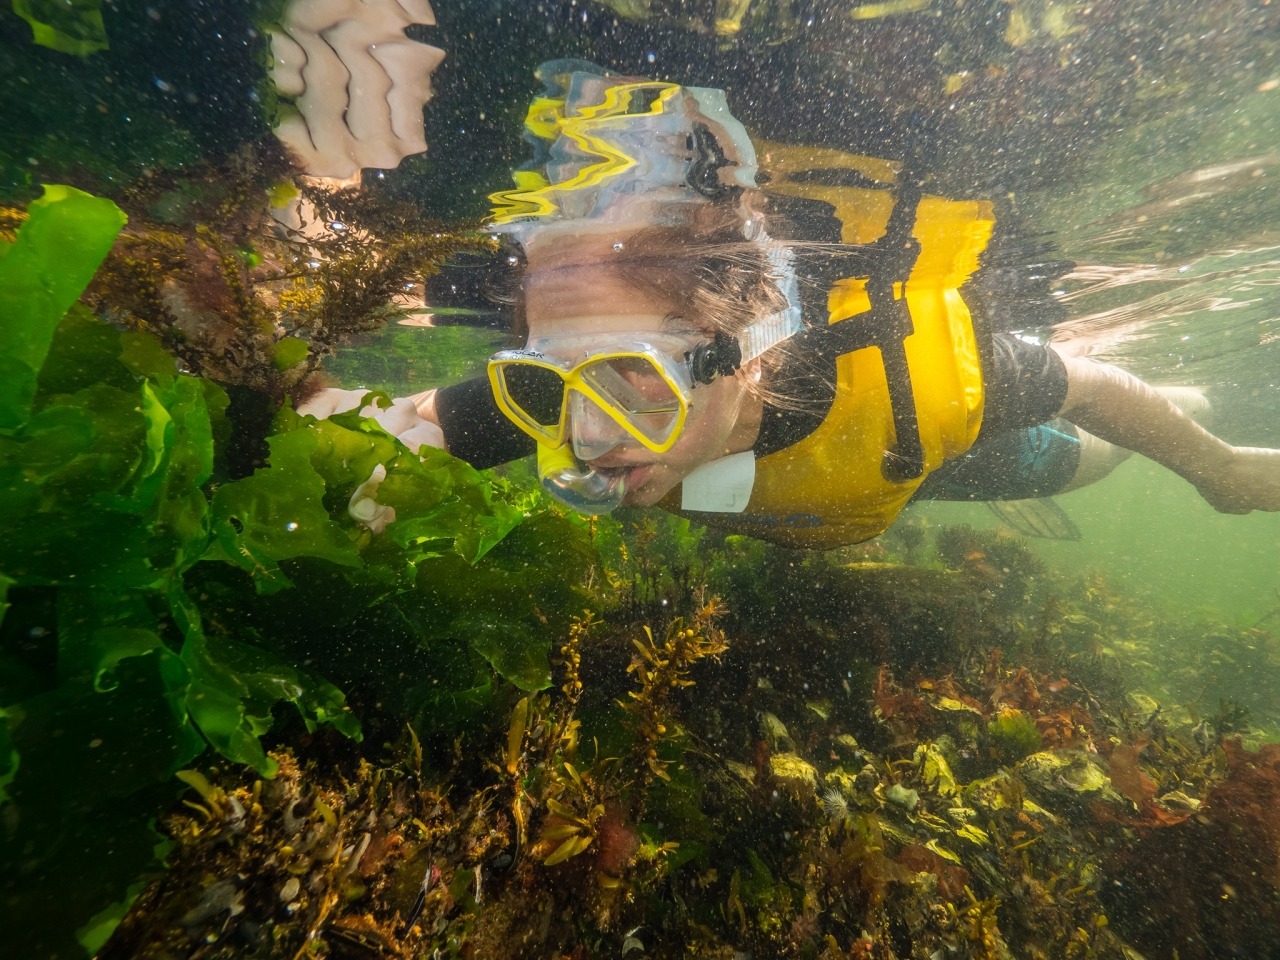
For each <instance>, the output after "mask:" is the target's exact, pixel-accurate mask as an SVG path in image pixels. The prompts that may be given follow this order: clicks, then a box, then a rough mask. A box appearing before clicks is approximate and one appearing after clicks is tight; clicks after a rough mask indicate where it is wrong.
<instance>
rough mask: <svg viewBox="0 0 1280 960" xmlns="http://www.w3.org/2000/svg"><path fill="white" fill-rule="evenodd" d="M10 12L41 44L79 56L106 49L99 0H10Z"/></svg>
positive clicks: (105, 37) (104, 28)
mask: <svg viewBox="0 0 1280 960" xmlns="http://www.w3.org/2000/svg"><path fill="white" fill-rule="evenodd" d="M13 12H14V13H16V14H17V15H18V16H20V17H21V18H22V19H23V20H25V21H27V23H28V24H30V26H31V32H32V39H33V40H34V41H35V42H36V43H38V44H39V45H40V46H42V47H48V48H49V49H50V50H57V51H58V52H59V53H71V54H75V55H77V56H82V57H83V56H88V55H89V54H91V53H94V52H96V51H98V50H105V49H107V28H106V27H105V26H104V25H103V22H102V7H101V4H100V0H13Z"/></svg>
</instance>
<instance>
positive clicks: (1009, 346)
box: [982, 333, 1067, 436]
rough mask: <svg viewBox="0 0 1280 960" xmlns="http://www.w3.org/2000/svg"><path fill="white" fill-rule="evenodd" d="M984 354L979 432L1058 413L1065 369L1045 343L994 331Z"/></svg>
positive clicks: (1033, 423) (1046, 418)
mask: <svg viewBox="0 0 1280 960" xmlns="http://www.w3.org/2000/svg"><path fill="white" fill-rule="evenodd" d="M991 340H992V343H991V351H990V353H989V354H987V355H986V356H984V357H983V371H982V372H983V376H984V378H985V380H986V405H985V408H984V410H983V414H982V435H983V436H989V435H990V434H991V433H993V432H995V431H997V430H1011V429H1017V428H1023V427H1034V426H1037V425H1038V424H1041V423H1046V422H1048V421H1049V420H1052V419H1053V418H1054V417H1056V416H1057V415H1058V411H1059V410H1061V409H1062V404H1063V402H1064V401H1065V400H1066V399H1067V368H1066V366H1065V365H1064V364H1063V362H1062V358H1061V357H1059V356H1058V355H1057V354H1056V353H1054V352H1053V351H1052V350H1050V349H1049V348H1048V347H1046V346H1041V345H1039V344H1035V343H1027V342H1026V341H1025V340H1020V339H1018V338H1017V337H1015V336H1013V335H1012V334H1008V333H997V334H995V335H994V336H993V337H992V338H991Z"/></svg>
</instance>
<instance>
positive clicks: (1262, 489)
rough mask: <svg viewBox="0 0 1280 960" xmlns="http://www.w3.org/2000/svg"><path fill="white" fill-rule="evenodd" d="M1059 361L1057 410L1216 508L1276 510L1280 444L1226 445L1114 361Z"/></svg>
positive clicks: (1226, 510) (1279, 490)
mask: <svg viewBox="0 0 1280 960" xmlns="http://www.w3.org/2000/svg"><path fill="white" fill-rule="evenodd" d="M1062 361H1063V363H1064V365H1065V366H1066V369H1067V396H1066V401H1065V402H1064V403H1063V405H1062V410H1061V411H1060V415H1061V416H1063V417H1065V418H1066V419H1067V420H1070V421H1071V422H1072V423H1074V424H1076V425H1077V426H1079V427H1081V428H1083V429H1085V430H1087V431H1089V432H1090V433H1092V434H1094V435H1095V436H1098V437H1101V438H1102V439H1103V440H1106V441H1108V442H1110V443H1114V444H1117V445H1118V446H1121V447H1124V448H1126V449H1128V450H1132V451H1134V452H1135V453H1140V454H1142V455H1143V456H1145V457H1148V458H1150V459H1151V460H1154V461H1155V462H1156V463H1159V464H1161V465H1162V466H1165V467H1168V468H1169V469H1170V470H1172V471H1173V472H1174V473H1176V474H1178V475H1179V476H1180V477H1182V478H1183V479H1185V480H1187V481H1189V482H1190V483H1191V484H1192V485H1193V486H1195V488H1196V489H1197V490H1198V491H1200V495H1201V496H1202V497H1204V498H1205V499H1206V500H1207V501H1209V503H1210V504H1212V505H1213V507H1214V508H1215V509H1216V510H1218V511H1220V512H1222V513H1248V512H1250V511H1251V510H1280V450H1269V449H1265V448H1261V447H1233V446H1231V444H1229V443H1227V442H1225V441H1223V440H1220V439H1219V438H1217V437H1215V436H1214V435H1213V434H1211V433H1209V431H1207V430H1205V429H1204V428H1203V427H1201V426H1200V425H1199V424H1198V423H1196V422H1195V421H1194V420H1192V419H1191V418H1190V417H1188V416H1187V415H1186V414H1184V413H1183V412H1182V411H1181V410H1179V409H1178V408H1177V407H1175V406H1174V405H1173V404H1172V403H1170V402H1169V401H1168V400H1166V399H1165V398H1164V397H1162V396H1161V395H1160V394H1159V393H1157V392H1156V391H1155V390H1154V389H1153V388H1152V387H1151V386H1149V385H1148V384H1146V383H1143V382H1142V381H1141V380H1139V379H1138V378H1137V377H1135V376H1133V375H1132V374H1129V373H1126V372H1125V371H1123V370H1121V369H1119V368H1118V367H1113V366H1110V365H1109V364H1104V363H1096V362H1094V361H1092V360H1087V359H1085V358H1083V357H1068V356H1063V357H1062Z"/></svg>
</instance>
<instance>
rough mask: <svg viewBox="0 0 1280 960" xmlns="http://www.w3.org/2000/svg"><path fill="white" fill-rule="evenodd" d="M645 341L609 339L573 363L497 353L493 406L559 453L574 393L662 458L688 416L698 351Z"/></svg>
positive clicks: (675, 342) (665, 340)
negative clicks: (694, 359)
mask: <svg viewBox="0 0 1280 960" xmlns="http://www.w3.org/2000/svg"><path fill="white" fill-rule="evenodd" d="M643 336H644V338H643V339H637V340H634V341H628V342H623V343H619V342H618V341H617V339H616V338H610V339H611V341H612V342H611V344H610V345H609V347H607V348H597V349H586V350H579V351H575V352H576V354H577V355H576V356H574V357H573V358H572V359H570V358H566V357H563V356H557V355H555V354H551V353H545V352H543V351H541V350H537V349H527V348H526V349H524V350H503V351H501V352H500V353H496V354H494V355H493V356H492V357H491V358H490V359H489V364H488V373H489V384H490V387H491V388H492V390H493V397H494V401H495V402H496V403H497V405H498V409H499V410H501V411H502V413H503V415H504V416H505V417H507V419H508V420H510V421H511V422H512V423H514V424H515V425H516V426H517V427H519V428H520V429H521V430H522V431H523V432H524V433H526V434H528V435H529V436H530V437H532V438H533V439H534V440H536V441H537V442H538V443H539V444H541V445H543V446H546V447H552V448H556V447H561V446H563V445H564V444H565V443H566V442H567V441H568V440H569V430H570V423H569V421H570V415H569V410H570V406H571V398H572V396H573V394H575V393H576V394H578V395H580V396H582V397H583V398H585V399H586V400H589V401H590V402H591V403H592V404H593V405H594V407H595V408H596V409H598V410H599V411H600V412H602V413H603V414H604V415H605V416H607V417H608V418H609V419H610V420H611V421H612V422H613V423H615V424H616V425H617V426H618V427H619V428H621V429H622V430H623V431H624V432H625V433H626V434H627V436H629V437H631V438H632V439H633V440H635V441H636V442H637V443H639V444H640V445H641V446H643V447H644V448H645V449H647V450H649V451H651V452H652V453H666V452H667V451H668V450H670V449H671V448H672V447H673V446H674V445H675V443H676V441H677V440H679V439H680V435H681V433H682V432H683V430H684V425H685V421H686V420H687V419H688V414H689V394H690V392H691V391H692V389H693V387H694V385H695V382H694V378H693V374H692V372H691V361H692V357H693V355H694V352H695V351H694V349H693V348H691V347H690V345H689V343H688V341H687V340H683V339H681V338H677V337H669V336H660V335H651V334H645V335H643ZM568 339H572V340H578V339H579V338H568ZM581 339H589V340H592V341H598V340H599V338H598V337H590V338H581ZM548 344H549V345H550V342H548ZM538 345H541V343H540V344H538ZM564 345H565V346H568V344H564ZM554 346H556V347H559V346H561V344H558V343H557V344H554Z"/></svg>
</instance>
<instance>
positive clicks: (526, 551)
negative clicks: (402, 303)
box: [0, 187, 592, 956]
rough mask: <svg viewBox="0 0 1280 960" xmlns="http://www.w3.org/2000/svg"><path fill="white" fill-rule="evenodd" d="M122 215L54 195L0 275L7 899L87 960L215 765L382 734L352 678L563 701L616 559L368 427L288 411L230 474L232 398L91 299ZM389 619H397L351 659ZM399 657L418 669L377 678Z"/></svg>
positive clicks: (577, 531)
mask: <svg viewBox="0 0 1280 960" xmlns="http://www.w3.org/2000/svg"><path fill="white" fill-rule="evenodd" d="M123 222H124V217H123V215H122V214H121V213H120V212H119V210H118V209H117V208H116V207H115V206H114V204H112V203H110V202H109V201H105V200H98V199H96V198H93V197H91V196H89V195H87V194H84V193H81V192H80V191H77V190H73V189H70V188H65V187H50V188H48V190H46V192H45V196H44V198H43V199H42V200H40V201H37V202H36V203H34V204H33V205H32V208H31V210H30V211H29V214H28V216H27V218H26V221H25V223H23V225H22V227H21V228H20V230H19V231H18V233H17V236H16V238H15V240H14V241H13V242H12V244H10V245H9V246H7V247H6V248H5V251H4V253H3V256H4V259H3V260H2V261H0V304H3V305H4V306H5V308H6V316H7V318H9V319H10V322H9V323H7V324H6V325H5V327H4V329H3V331H0V337H3V338H4V339H3V344H2V345H3V346H4V348H5V350H4V355H5V357H6V361H5V362H6V364H7V366H6V368H5V370H4V373H5V374H6V375H7V376H6V378H5V380H6V384H7V386H6V388H5V389H4V392H3V393H2V394H0V418H2V419H0V422H2V423H3V428H2V429H0V541H3V542H4V544H5V551H4V556H3V560H0V586H2V587H3V588H4V596H3V600H4V603H5V605H6V606H5V608H4V610H3V614H4V616H3V619H2V620H0V664H3V666H4V671H3V679H2V680H0V710H2V711H3V713H2V714H0V784H2V785H3V787H2V789H3V793H2V794H0V803H3V804H4V807H5V819H4V821H3V822H4V829H3V830H2V831H0V857H3V859H5V860H6V861H7V862H12V863H15V864H20V867H19V868H18V869H15V870H11V871H8V872H6V873H5V874H4V875H3V876H0V899H3V900H4V902H5V903H6V904H8V905H9V906H10V907H11V908H13V909H17V910H20V911H22V912H23V913H24V914H25V915H27V916H29V917H30V918H31V920H32V922H31V923H30V924H29V925H27V926H26V927H25V928H24V931H23V932H21V933H19V934H16V936H17V940H16V941H15V943H14V949H16V950H19V951H20V952H22V953H23V955H33V956H34V955H48V956H53V955H56V956H71V955H75V954H76V953H78V952H80V950H79V948H77V947H76V945H75V937H74V935H73V933H72V932H71V931H73V930H75V929H76V928H78V927H81V926H85V929H86V931H88V932H87V933H86V936H87V937H89V938H90V939H91V940H92V941H93V942H101V940H102V939H103V938H104V937H105V936H106V935H107V933H108V932H109V930H107V929H106V927H108V926H109V925H110V924H111V923H112V922H114V919H118V917H119V915H120V914H122V913H123V908H120V909H115V908H112V909H107V908H108V907H109V905H111V904H113V903H115V904H119V903H122V902H127V900H128V899H129V898H130V897H132V896H134V895H136V894H137V892H138V889H139V886H138V881H139V879H141V878H146V877H147V876H150V875H152V874H154V873H155V871H157V870H158V869H160V862H159V861H158V860H157V854H156V844H157V842H158V841H159V839H160V837H159V835H158V834H157V833H156V832H155V831H154V829H153V828H152V826H151V824H152V821H153V819H154V817H155V815H156V812H157V811H158V810H159V809H161V808H162V807H163V806H164V805H165V804H166V803H167V802H168V801H169V800H171V799H172V798H173V797H174V796H175V794H176V791H177V790H178V789H179V787H178V786H177V784H176V783H175V782H174V780H173V775H174V774H175V773H176V772H177V771H179V770H181V769H183V768H184V767H186V766H188V765H189V764H190V763H192V762H193V761H194V760H195V759H196V758H197V757H198V756H200V755H201V754H203V753H206V752H212V753H213V754H216V755H218V756H220V757H222V758H223V759H224V760H225V761H231V762H233V763H235V764H244V765H246V766H248V767H249V768H252V769H253V770H254V771H255V772H256V773H257V775H259V776H265V777H272V776H274V775H275V774H276V773H277V769H278V768H277V762H276V761H275V760H274V759H273V758H272V757H271V756H270V755H269V754H268V746H269V745H270V739H269V738H271V737H273V736H276V735H277V733H276V732H277V731H278V730H280V729H281V727H282V726H284V727H286V728H287V726H288V724H289V723H291V722H292V723H297V724H301V726H302V727H304V728H305V729H306V730H307V731H310V732H313V733H319V732H322V728H331V729H333V730H335V731H336V732H337V733H339V734H340V735H342V736H345V737H346V738H349V739H352V740H358V739H360V737H361V724H360V722H359V721H358V719H357V717H356V715H355V714H354V713H353V712H352V711H351V709H350V708H349V706H348V705H347V702H346V697H345V695H344V693H343V689H342V688H341V687H340V686H339V685H338V684H337V683H335V680H338V681H341V682H342V683H343V684H344V686H347V688H348V689H349V688H350V684H351V683H356V682H362V681H369V682H372V683H373V684H374V686H375V689H376V690H378V691H379V695H385V699H386V700H387V701H388V702H389V703H392V704H394V705H395V707H396V708H397V709H398V711H399V716H401V717H408V716H414V715H416V716H419V717H420V718H423V719H426V718H429V717H431V716H432V713H433V704H439V703H441V702H443V701H444V700H446V699H451V700H452V701H455V702H462V701H465V700H467V699H468V698H473V699H476V698H478V699H476V703H477V704H484V703H487V702H488V700H489V698H490V697H492V696H493V695H494V694H495V692H496V690H497V686H496V682H495V675H496V676H498V677H501V678H503V679H504V680H505V681H508V682H510V683H514V684H515V685H517V686H520V687H523V688H525V689H536V688H539V687H543V686H546V685H547V684H548V683H549V682H550V671H549V667H548V664H547V655H548V652H549V650H550V646H551V642H552V640H553V638H554V637H555V636H557V635H559V634H560V632H561V631H562V630H563V629H564V627H565V626H566V625H567V617H568V614H567V611H568V610H570V609H575V608H577V607H578V600H577V593H576V587H575V584H576V582H577V580H575V579H574V571H575V570H576V571H578V573H579V574H580V575H581V576H585V572H586V570H587V568H588V566H589V565H590V562H591V557H592V554H591V551H590V549H589V546H588V545H587V541H586V537H585V532H584V531H583V525H582V524H581V523H580V522H578V521H570V520H568V519H566V518H563V517H562V516H561V515H560V514H559V513H558V512H553V513H548V512H547V511H546V509H545V508H538V507H536V506H535V505H534V504H533V503H532V502H530V501H529V500H528V498H527V497H524V496H523V495H519V494H517V493H515V492H514V491H512V490H510V489H509V488H507V487H504V486H502V485H496V486H495V485H494V484H492V483H491V482H490V481H489V480H487V479H486V478H484V477H482V476H481V475H480V474H478V473H477V472H476V471H474V470H473V469H471V468H470V467H468V466H466V465H465V464H463V463H461V462H460V461H456V460H454V459H453V458H451V457H449V456H447V455H446V454H444V453H441V452H438V451H429V452H427V454H426V455H425V456H423V457H419V456H417V455H415V454H411V453H410V452H409V451H408V450H407V449H406V448H405V447H403V446H402V445H401V444H399V443H398V441H396V440H395V439H394V438H392V437H390V436H389V435H387V434H386V433H384V432H383V431H382V430H381V428H380V427H378V426H377V425H376V424H375V423H373V422H372V421H363V420H360V419H359V418H358V417H356V416H354V415H349V416H346V417H339V418H335V419H333V420H331V421H324V422H317V421H315V420H314V419H311V418H304V417H299V416H298V415H296V414H294V413H292V412H291V411H288V410H285V411H283V412H281V413H280V414H279V415H278V417H277V418H276V421H275V423H274V425H273V426H272V428H271V433H270V435H269V437H268V448H269V455H268V458H267V462H266V463H264V464H263V465H262V466H260V467H259V468H258V469H256V470H255V471H253V472H252V473H251V474H250V475H248V476H244V477H241V478H239V479H230V476H229V474H228V471H227V468H226V465H225V458H226V450H227V439H228V434H227V430H226V426H227V425H226V420H225V417H226V410H227V404H228V400H227V395H226V393H225V392H224V391H223V390H222V389H221V388H220V387H218V386H216V385H215V384H213V383H212V382H210V381H208V380H204V379H201V378H198V377H195V376H191V375H187V374H182V373H179V372H177V370H176V366H175V363H174V361H173V358H172V357H171V356H170V355H169V353H168V352H167V351H165V350H164V349H163V348H162V347H161V346H160V344H159V343H158V341H157V340H155V339H154V338H153V337H152V336H151V335H150V334H148V333H145V332H125V331H121V330H119V329H117V328H115V327H113V326H112V325H110V324H108V323H106V322H104V321H103V320H101V319H99V318H98V317H95V316H94V315H93V314H92V313H91V312H90V311H89V310H88V309H87V308H85V307H84V306H82V305H80V304H78V303H76V302H75V300H76V298H77V296H78V295H79V294H80V292H81V290H82V289H83V288H84V286H85V285H86V284H87V283H88V282H89V280H90V278H91V276H92V275H93V272H94V269H95V267H97V265H98V262H99V261H101V260H102V258H103V256H104V255H105V254H106V252H107V249H108V248H109V247H110V245H111V241H112V239H113V238H114V237H115V234H116V232H117V231H119V229H120V228H121V226H122V224H123ZM375 465H382V466H383V467H385V468H386V470H387V478H386V480H385V482H384V484H383V487H382V489H381V490H380V491H379V497H380V499H381V501H382V502H384V503H387V504H388V505H391V506H394V507H395V508H396V509H397V510H398V511H399V512H400V516H401V517H402V520H401V521H399V522H397V523H394V524H392V526H391V528H390V530H389V531H388V532H387V533H386V534H385V535H383V536H380V537H376V538H375V537H373V536H371V535H370V534H369V533H368V531H366V530H365V529H364V528H363V527H361V526H360V525H359V524H358V523H357V522H356V521H354V520H353V519H352V518H351V517H350V516H349V515H348V513H347V501H348V498H349V497H350V495H351V491H352V490H353V489H354V488H355V487H356V486H357V485H358V484H359V483H361V482H362V481H363V480H364V479H366V478H367V477H368V476H369V474H370V472H371V471H372V469H373V467H374V466H375ZM548 558H554V560H555V562H554V563H552V564H550V565H548V564H547V563H546V561H547V560H548ZM299 580H301V581H304V582H307V583H308V585H310V586H314V585H315V584H317V583H326V582H328V583H332V589H331V590H329V591H328V592H327V595H328V596H329V597H330V602H327V603H324V602H318V601H317V596H316V594H314V593H310V592H308V593H303V592H302V591H299V590H296V589H293V585H294V583H296V582H299ZM535 597H536V598H537V599H536V600H535V599H534V598H535ZM539 604H541V605H542V607H543V609H542V610H539V608H538V605H539ZM291 610H292V611H294V613H295V614H296V615H295V616H294V617H293V620H294V622H295V623H296V625H297V627H298V630H297V632H296V633H291V631H290V630H289V629H287V628H283V627H277V626H276V625H277V624H278V623H279V622H280V621H281V620H284V619H286V618H288V617H289V616H290V615H289V611H291ZM478 610H483V611H484V615H483V616H480V615H478V614H477V612H476V611H478ZM370 622H381V623H384V624H387V625H390V624H392V623H394V624H395V625H396V627H395V629H389V630H387V631H386V633H385V635H377V636H370V637H369V638H368V643H367V644H364V645H361V646H360V647H359V648H357V649H353V648H352V646H351V645H350V644H349V643H348V642H347V640H346V638H347V637H348V636H352V635H361V634H362V633H363V632H364V629H365V627H366V626H367V625H368V624H369V623H370ZM261 624H271V625H272V626H271V628H270V629H260V625H261ZM379 645H381V648H382V649H383V650H384V651H385V652H386V654H387V656H388V659H389V660H393V661H398V662H403V663H404V664H405V667H406V670H405V672H404V673H401V674H399V675H397V674H395V673H380V672H379V671H377V670H374V671H369V667H368V664H369V663H370V662H371V661H369V659H368V656H369V650H370V649H371V648H374V647H378V646H379ZM353 662H357V663H362V664H363V666H362V669H363V670H364V671H365V672H364V673H363V674H361V673H358V672H357V671H355V670H352V669H351V667H352V664H353ZM406 676H413V678H414V683H412V684H410V685H404V684H402V683H401V682H400V681H401V680H402V679H403V678H404V677H406ZM403 686H407V690H405V689H401V688H402V687H403ZM282 704H291V705H292V707H293V708H294V712H295V715H296V720H293V721H290V720H289V718H288V714H287V713H285V712H281V711H279V710H278V709H277V708H278V707H279V706H280V705H282ZM428 725H431V724H430V723H429V724H428ZM68 784H74V785H75V787H74V789H70V790H69V789H68ZM86 858H92V862H89V861H88V860H86ZM67 887H74V888H75V889H74V892H73V893H72V895H70V896H66V895H65V888H67ZM104 910H105V911H106V912H103V911H104ZM94 918H97V919H94ZM90 921H93V922H90ZM86 942H88V941H86Z"/></svg>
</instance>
